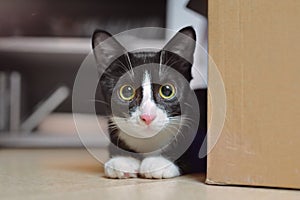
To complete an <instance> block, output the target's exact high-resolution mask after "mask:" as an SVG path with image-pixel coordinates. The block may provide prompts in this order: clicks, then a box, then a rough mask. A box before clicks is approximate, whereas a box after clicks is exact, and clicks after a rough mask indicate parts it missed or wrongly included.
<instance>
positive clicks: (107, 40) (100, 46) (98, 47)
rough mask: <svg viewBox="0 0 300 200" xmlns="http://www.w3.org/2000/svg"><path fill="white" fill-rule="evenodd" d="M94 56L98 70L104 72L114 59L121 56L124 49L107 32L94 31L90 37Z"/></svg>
mask: <svg viewBox="0 0 300 200" xmlns="http://www.w3.org/2000/svg"><path fill="white" fill-rule="evenodd" d="M92 46H93V52H94V56H95V59H96V62H97V65H98V68H100V69H99V70H100V71H101V70H105V69H106V68H107V67H108V66H109V65H110V64H111V63H112V62H113V61H114V60H115V59H116V58H118V57H119V56H121V55H123V54H124V53H125V52H126V50H125V48H124V47H123V46H122V45H121V44H120V43H119V42H118V41H117V40H116V39H115V38H114V37H113V36H112V35H111V34H110V33H108V32H106V31H103V30H96V31H95V32H94V34H93V37H92Z"/></svg>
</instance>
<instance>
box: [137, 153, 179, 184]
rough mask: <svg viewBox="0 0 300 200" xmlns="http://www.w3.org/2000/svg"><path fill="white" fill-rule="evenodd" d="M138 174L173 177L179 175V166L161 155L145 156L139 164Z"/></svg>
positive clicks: (153, 176) (150, 176)
mask: <svg viewBox="0 0 300 200" xmlns="http://www.w3.org/2000/svg"><path fill="white" fill-rule="evenodd" d="M140 176H141V177H143V178H155V179H160V178H173V177H176V176H180V171H179V168H178V167H177V166H176V165H175V164H174V163H173V162H171V161H170V160H168V159H166V158H164V157H163V156H156V157H148V158H145V159H144V160H143V161H142V163H141V166H140Z"/></svg>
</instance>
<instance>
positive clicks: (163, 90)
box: [92, 27, 205, 178]
mask: <svg viewBox="0 0 300 200" xmlns="http://www.w3.org/2000/svg"><path fill="white" fill-rule="evenodd" d="M182 35H184V36H185V37H182ZM180 36H181V37H180ZM107 40H109V42H105V41H107ZM195 40H196V35H195V31H194V29H193V28H192V27H186V28H183V29H181V30H180V31H179V32H178V33H177V34H176V35H175V36H174V37H173V38H172V39H171V40H170V41H169V42H168V43H167V44H166V45H165V47H164V48H162V49H161V50H160V51H156V52H155V51H153V52H152V51H151V52H149V51H139V52H127V51H126V49H125V48H124V47H123V46H122V45H121V44H120V43H119V42H118V41H117V40H116V39H115V38H113V37H112V35H111V34H109V33H107V32H105V31H101V30H96V31H95V32H94V34H93V38H92V45H93V51H94V55H95V59H96V62H97V66H98V68H99V71H102V72H104V73H103V74H102V75H101V77H100V80H99V87H100V89H101V91H102V94H103V96H104V100H105V102H106V104H107V105H108V106H107V112H108V113H107V114H108V118H109V120H108V123H109V124H108V125H109V126H108V127H109V136H110V140H111V144H110V146H109V151H110V156H111V158H110V160H108V161H107V162H106V163H105V166H104V170H105V175H106V176H107V177H109V178H134V177H138V176H139V177H143V178H172V177H176V176H179V175H182V174H186V173H192V172H197V171H199V170H204V169H205V159H199V158H198V152H199V148H200V146H201V144H202V140H203V138H204V135H205V133H203V132H204V131H202V132H201V131H200V132H199V131H197V128H198V125H199V118H197V117H195V116H198V114H199V113H198V112H199V110H198V109H197V108H196V107H195V106H194V105H193V102H192V99H193V95H194V91H193V90H191V88H190V85H189V82H190V81H191V79H192V75H191V67H192V63H191V61H192V60H193V54H194V50H195ZM197 106H198V104H197Z"/></svg>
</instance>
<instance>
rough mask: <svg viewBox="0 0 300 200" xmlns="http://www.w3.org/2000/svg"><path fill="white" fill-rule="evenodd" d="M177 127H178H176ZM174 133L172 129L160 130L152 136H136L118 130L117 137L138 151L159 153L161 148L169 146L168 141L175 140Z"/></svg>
mask: <svg viewBox="0 0 300 200" xmlns="http://www.w3.org/2000/svg"><path fill="white" fill-rule="evenodd" d="M178 128H179V127H178ZM175 136H176V133H175V132H174V131H161V132H159V133H158V134H156V135H155V136H153V137H149V138H136V137H133V136H131V135H128V134H126V133H124V132H122V131H119V138H120V139H121V140H122V141H123V142H125V144H126V145H127V146H128V147H130V148H131V149H133V150H135V151H136V152H138V153H151V152H154V151H155V153H161V151H162V149H163V148H165V147H167V146H169V145H170V143H172V142H173V141H176V138H175Z"/></svg>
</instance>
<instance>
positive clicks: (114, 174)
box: [104, 156, 140, 179]
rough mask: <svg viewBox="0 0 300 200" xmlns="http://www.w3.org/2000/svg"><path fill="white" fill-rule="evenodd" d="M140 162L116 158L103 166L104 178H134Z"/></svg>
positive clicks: (127, 158)
mask: <svg viewBox="0 0 300 200" xmlns="http://www.w3.org/2000/svg"><path fill="white" fill-rule="evenodd" d="M139 168H140V161H139V160H138V159H135V158H132V157H123V156H117V157H113V158H111V159H110V160H109V161H107V162H106V163H105V165H104V172H105V176H106V177H108V178H120V179H121V178H136V177H137V175H138V172H139Z"/></svg>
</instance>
